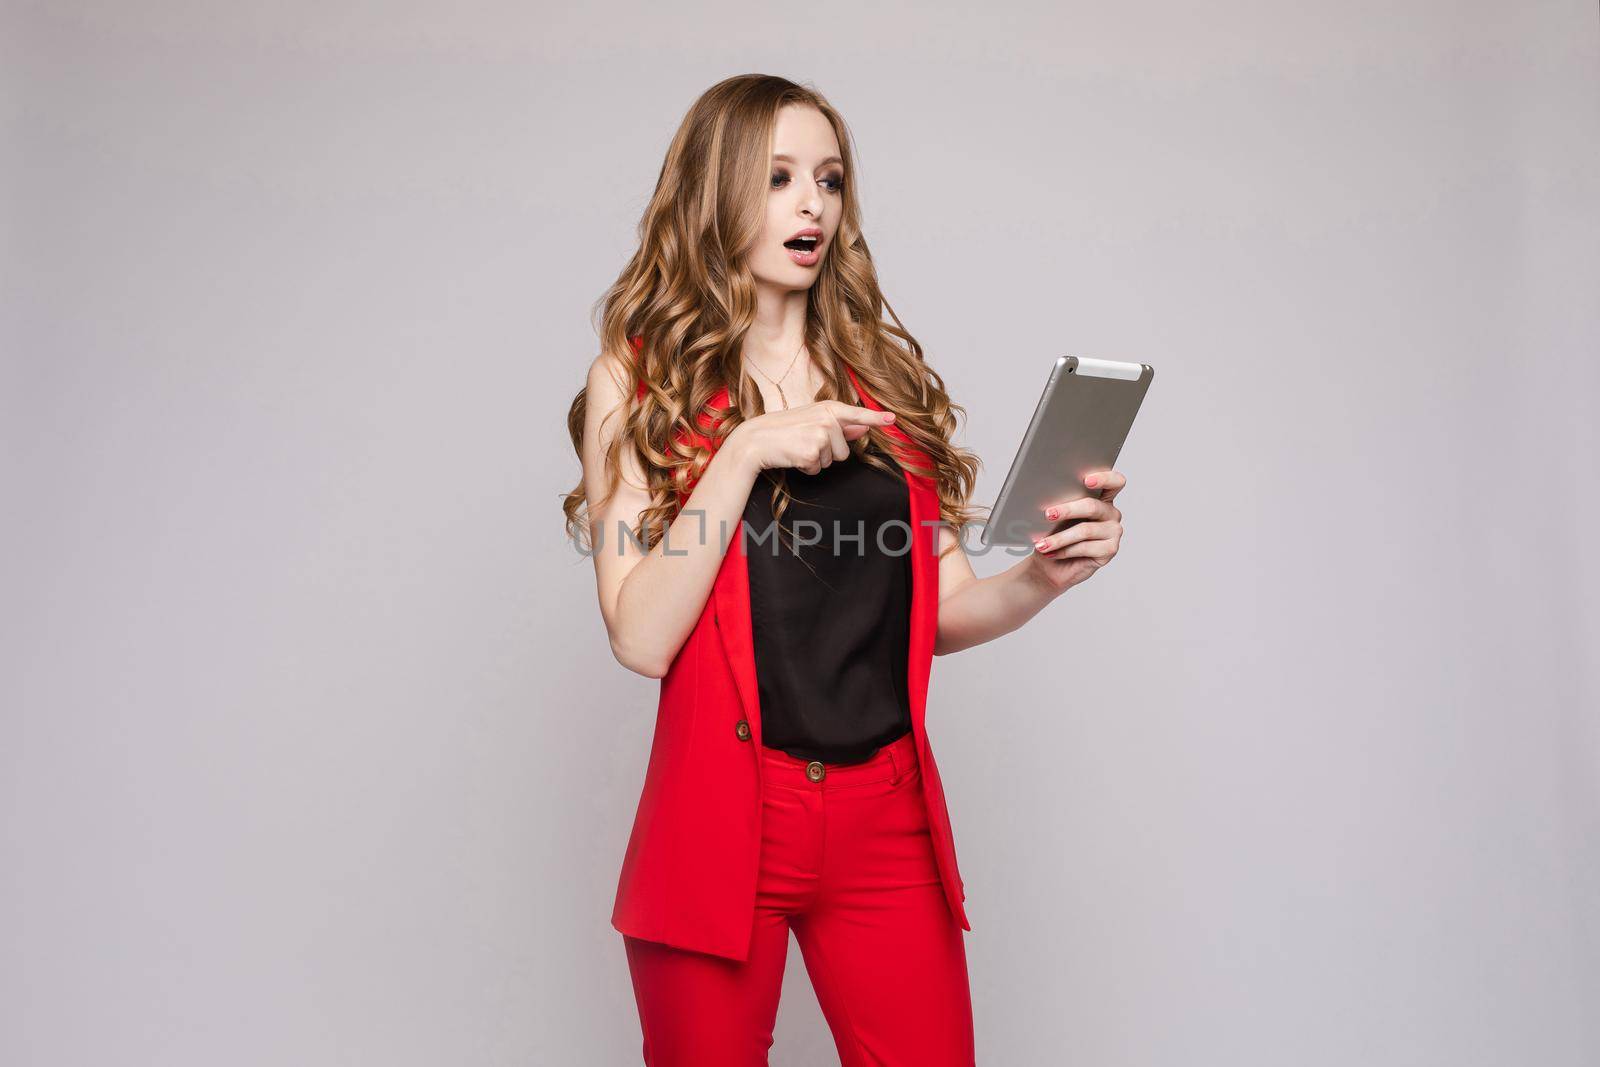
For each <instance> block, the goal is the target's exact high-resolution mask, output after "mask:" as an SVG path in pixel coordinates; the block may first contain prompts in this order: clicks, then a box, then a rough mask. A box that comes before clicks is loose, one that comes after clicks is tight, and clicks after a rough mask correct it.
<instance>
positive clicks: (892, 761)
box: [889, 748, 901, 785]
mask: <svg viewBox="0 0 1600 1067" xmlns="http://www.w3.org/2000/svg"><path fill="white" fill-rule="evenodd" d="M889 765H890V766H891V767H893V768H894V777H893V778H891V779H890V782H891V784H893V785H899V784H900V774H901V770H900V754H899V753H898V752H896V751H895V750H894V749H893V748H890V749H889Z"/></svg>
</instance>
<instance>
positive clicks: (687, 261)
mask: <svg viewBox="0 0 1600 1067" xmlns="http://www.w3.org/2000/svg"><path fill="white" fill-rule="evenodd" d="M790 104H800V105H805V106H809V107H814V108H816V109H817V110H818V111H820V112H821V113H822V114H823V116H824V117H826V118H827V120H828V122H829V123H830V124H831V125H832V126H833V131H834V135H835V137H836V138H837V139H838V142H839V154H840V157H841V159H842V160H843V169H844V181H843V185H842V189H841V194H842V198H843V214H842V217H841V219H840V222H839V229H838V232H837V234H836V235H835V237H834V240H833V242H832V246H831V248H830V250H829V251H828V253H827V254H826V255H825V256H824V257H823V261H822V264H821V267H820V269H819V271H818V276H817V279H816V281H815V282H814V283H813V285H812V287H811V290H810V299H809V300H808V302H807V310H806V324H805V335H806V338H805V339H806V345H807V347H808V349H809V350H810V352H811V354H812V359H813V360H814V362H815V363H816V365H817V367H818V369H819V371H820V372H821V374H822V376H823V378H824V385H823V388H822V390H821V391H820V392H819V393H818V394H817V399H818V400H824V399H830V400H834V399H836V400H844V401H846V402H847V403H859V398H858V397H857V395H856V392H855V389H854V388H853V387H852V385H851V383H850V379H849V376H848V375H847V374H846V372H845V368H846V367H849V368H850V369H851V370H853V371H854V372H855V374H856V376H857V377H858V378H859V379H860V380H861V383H862V385H863V386H864V387H865V388H866V390H867V391H868V392H869V393H870V394H871V395H872V397H873V399H875V400H876V401H877V402H878V403H879V404H881V405H882V406H883V407H884V408H887V409H888V410H890V411H893V412H894V413H895V424H896V425H897V426H898V427H899V428H900V429H901V430H902V431H903V432H904V433H905V434H906V435H907V436H908V437H909V438H910V439H911V441H912V443H913V444H914V446H915V447H916V448H918V449H920V450H921V451H922V452H923V453H924V454H925V455H926V456H927V457H928V458H929V460H930V461H931V463H932V469H931V470H929V469H924V468H921V467H917V466H911V467H909V468H908V469H910V470H912V471H913V472H914V473H917V474H921V475H924V476H931V477H932V479H933V481H934V484H935V486H936V488H937V491H938V494H939V502H940V517H941V518H942V519H943V520H944V521H946V522H948V523H951V524H953V525H955V526H957V527H958V528H959V527H960V526H963V525H965V524H967V523H969V522H972V521H974V520H975V519H976V518H977V517H978V516H979V515H980V513H981V512H980V509H976V508H972V507H969V506H968V504H967V500H968V498H969V497H970V496H971V494H972V488H973V483H974V482H975V481H976V479H977V471H978V467H979V465H980V461H979V460H978V458H977V456H976V455H975V454H974V453H972V452H970V451H967V450H965V449H960V448H957V447H955V446H954V445H952V444H951V443H950V438H951V435H952V434H953V433H954V432H955V428H956V415H957V414H958V413H959V414H960V415H961V416H962V417H963V418H965V415H966V410H965V409H964V408H962V407H961V406H960V405H958V404H953V403H951V401H950V398H949V396H948V395H947V394H946V392H945V389H944V380H943V379H942V378H941V377H940V376H939V374H938V373H937V372H936V371H935V370H934V369H933V368H932V367H930V366H928V364H927V363H926V362H925V361H924V359H923V353H922V346H921V345H920V344H918V343H917V340H916V338H914V337H912V336H911V334H910V333H909V332H908V331H907V330H906V329H905V327H904V325H903V324H902V323H901V322H900V317H899V316H898V315H896V314H895V313H894V310H893V308H890V307H889V304H888V302H887V301H886V300H884V298H883V294H882V292H881V291H880V290H879V288H878V276H877V269H876V267H875V266H874V264H873V261H872V254H871V253H870V252H869V251H868V249H867V241H866V238H865V237H864V236H862V233H861V214H860V205H859V202H858V201H857V199H856V194H855V192H854V188H855V186H854V178H855V153H854V151H853V145H852V142H851V138H850V132H849V128H848V127H847V126H846V125H845V122H844V120H843V119H842V118H841V117H840V116H839V114H838V112H836V111H835V110H834V109H833V107H832V106H831V105H830V104H829V103H828V102H827V101H826V100H825V99H824V98H823V97H822V94H820V93H818V92H817V91H816V90H814V89H811V88H809V87H805V86H801V85H797V84H795V83H794V82H792V81H789V80H788V79H786V78H780V77H776V76H773V75H766V74H743V75H739V76H736V77H732V78H728V79H726V80H724V81H721V82H718V83H717V84H716V85H713V86H712V87H711V88H710V89H708V90H706V92H705V93H704V94H702V95H701V97H700V98H699V99H698V100H696V101H695V103H694V106H693V107H691V108H690V109H689V112H688V114H686V115H685V116H684V119H683V122H682V123H681V124H680V125H679V127H678V131H677V133H676V134H675V135H674V136H673V138H672V144H671V146H670V147H669V148H668V149H667V155H666V159H665V160H664V161H663V163H662V165H661V173H660V175H659V176H658V177H657V179H656V188H655V192H654V194H653V195H652V196H651V197H650V204H649V206H648V207H647V208H646V209H645V213H644V217H643V218H642V219H641V220H640V222H639V247H638V250H637V251H635V252H634V254H633V257H632V258H631V259H630V260H629V261H628V264H627V266H625V267H624V268H623V270H622V273H621V274H620V275H619V276H618V278H617V280H616V282H615V283H614V284H613V285H612V286H611V288H610V289H609V290H608V291H607V292H606V294H605V295H604V296H603V297H602V298H601V299H600V300H599V301H598V302H597V303H596V306H595V310H596V313H597V314H598V316H599V323H598V326H597V329H598V333H599V335H600V341H601V346H602V350H603V352H606V353H612V354H614V355H615V356H616V358H617V359H618V360H619V361H620V362H621V363H622V364H623V365H625V366H631V367H632V368H633V374H634V380H633V382H631V383H630V385H631V388H630V389H629V390H628V396H627V400H626V405H627V408H626V414H625V421H624V422H623V424H622V426H621V428H620V430H619V431H618V433H617V434H616V435H615V436H614V437H613V438H612V439H611V442H610V446H609V448H608V450H607V452H606V456H605V464H606V483H607V489H606V493H607V499H609V496H610V494H611V493H614V492H615V491H616V488H617V485H618V481H619V479H620V478H621V463H620V455H621V452H620V450H621V449H622V448H631V449H633V450H634V452H635V453H636V454H637V456H638V459H639V464H640V467H641V469H643V470H644V471H645V474H646V477H647V479H648V486H647V487H648V489H649V493H650V504H649V506H648V507H647V508H646V509H645V510H644V511H642V512H641V513H640V515H639V520H638V523H637V524H636V526H635V528H634V531H633V534H634V537H635V538H636V539H638V541H639V542H640V543H641V544H643V545H645V546H646V547H647V548H649V547H651V546H654V545H655V544H656V543H657V542H658V541H659V540H660V539H661V537H662V536H663V535H664V533H665V531H666V528H667V526H669V525H670V524H671V522H672V520H673V519H674V518H675V517H676V515H677V513H678V510H679V509H680V508H681V507H682V504H683V501H684V499H686V498H687V496H688V493H689V491H690V489H691V488H692V487H693V483H694V481H695V480H696V479H697V478H698V477H699V476H700V473H701V472H702V471H703V470H704V469H705V466H706V465H707V464H708V463H709V462H710V459H711V455H712V450H711V448H710V447H708V443H707V439H708V438H709V439H711V440H712V441H720V440H721V438H722V437H724V436H726V435H727V434H728V433H730V432H732V430H733V429H734V428H735V427H736V426H738V425H739V424H740V423H741V422H743V421H744V420H745V419H746V418H754V417H755V416H757V415H760V414H762V413H763V412H764V410H765V407H764V405H763V402H762V397H761V390H760V388H759V387H758V386H757V385H756V383H755V382H754V380H753V379H751V378H750V377H749V376H748V375H747V374H745V373H744V364H743V360H742V358H741V353H742V348H743V343H744V338H745V335H746V334H747V333H748V332H749V330H750V327H751V324H752V323H753V322H754V320H755V313H756V285H755V279H754V277H753V276H752V275H751V273H750V269H749V267H748V266H747V264H746V262H745V252H746V250H747V249H749V248H750V247H751V246H752V245H754V243H755V242H756V240H757V239H758V238H759V236H760V233H761V227H762V222H763V218H764V213H765V211H766V197H767V191H768V187H769V180H770V174H771V166H772V160H771V152H772V135H773V127H774V125H775V123H776V120H777V116H778V111H779V109H781V108H783V107H784V106H786V105H790ZM885 311H887V312H888V314H889V316H890V319H891V320H892V321H889V322H886V321H884V320H883V314H884V312H885ZM633 337H639V338H641V339H642V348H641V350H640V351H639V353H638V354H637V355H635V352H634V347H633V345H632V344H631V343H630V338H633ZM639 383H643V391H642V396H641V395H638V393H639ZM724 385H727V386H728V398H729V405H730V406H729V407H728V408H727V409H716V410H714V409H712V408H711V406H710V401H711V400H712V398H713V397H714V396H715V395H716V394H717V392H718V391H719V390H720V389H721V388H722V387H723V386H724ZM587 393H588V388H587V386H585V388H583V389H580V390H579V391H578V395H577V396H576V397H575V398H574V399H573V401H572V407H571V409H570V410H569V411H568V413H567V429H568V431H569V432H570V434H571V436H572V446H573V448H574V450H576V451H577V452H578V453H579V456H580V458H581V456H582V450H583V427H584V417H585V407H586V403H587ZM708 420H709V421H710V422H712V423H714V428H712V429H710V430H708V429H707V426H708ZM697 435H698V440H697V439H696V438H697ZM893 445H894V442H893V441H892V439H891V438H890V437H888V436H887V435H886V434H885V433H884V431H883V430H881V429H877V428H875V429H873V430H872V431H870V433H869V434H868V435H867V436H865V437H862V438H860V439H858V440H856V441H853V442H851V449H852V451H853V452H854V453H855V454H856V456H858V457H860V458H862V459H863V460H864V461H865V462H868V463H871V464H872V465H874V466H878V467H882V468H884V469H889V468H888V465H887V464H885V463H884V462H883V461H882V460H881V459H879V458H878V457H877V456H874V455H872V453H871V452H870V451H868V449H869V447H870V448H871V449H876V450H879V451H887V450H889V449H891V448H893ZM764 473H765V474H767V475H779V472H774V471H767V472H764ZM775 483H776V484H775V486H774V493H773V504H774V513H775V516H781V514H782V510H783V509H784V507H785V506H786V504H787V501H788V492H787V486H786V485H785V484H783V478H782V477H781V475H779V476H778V477H777V478H775ZM601 503H603V501H602V502H601ZM599 506H600V505H599V504H595V505H592V506H591V505H590V504H589V502H588V501H587V499H586V494H585V491H584V482H583V478H582V476H581V475H580V476H579V479H578V484H577V487H576V488H574V489H573V490H572V491H571V492H569V493H567V494H566V496H565V498H564V499H563V502H562V510H563V511H564V512H565V513H566V528H567V534H568V536H569V537H570V538H573V539H574V540H576V541H577V543H579V544H581V545H583V546H584V547H585V548H589V547H590V546H591V542H590V533H589V522H588V515H589V514H592V513H593V511H596V510H598V508H599Z"/></svg>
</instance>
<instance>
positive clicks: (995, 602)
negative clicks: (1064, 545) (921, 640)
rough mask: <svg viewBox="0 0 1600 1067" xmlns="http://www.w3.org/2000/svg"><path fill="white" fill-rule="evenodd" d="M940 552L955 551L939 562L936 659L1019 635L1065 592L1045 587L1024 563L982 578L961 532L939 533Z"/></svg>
mask: <svg viewBox="0 0 1600 1067" xmlns="http://www.w3.org/2000/svg"><path fill="white" fill-rule="evenodd" d="M935 529H936V530H937V532H938V536H939V551H940V552H941V553H942V552H944V551H945V549H946V548H948V547H950V546H951V545H954V546H955V550H954V551H952V552H951V553H950V554H949V555H947V556H941V557H940V559H939V629H938V634H937V636H936V637H935V638H934V642H933V653H934V655H936V656H943V655H947V654H949V653H951V652H960V651H961V650H962V649H964V648H971V647H972V646H973V645H981V644H983V643H984V642H985V641H993V640H994V639H995V638H997V637H1000V636H1003V635H1005V634H1008V633H1010V632H1011V631H1012V630H1015V629H1016V628H1017V627H1019V626H1021V625H1022V624H1023V623H1025V622H1027V621H1028V620H1029V619H1031V618H1033V617H1034V616H1035V615H1037V614H1039V612H1040V611H1042V610H1043V609H1044V606H1045V605H1046V604H1048V603H1050V601H1052V600H1054V599H1055V598H1056V595H1057V593H1058V592H1059V590H1055V589H1052V588H1050V587H1049V586H1048V584H1046V583H1044V582H1042V581H1041V580H1040V579H1039V576H1038V574H1037V572H1036V570H1035V568H1033V567H1031V566H1029V564H1028V559H1029V558H1030V557H1026V556H1025V557H1023V558H1022V559H1020V560H1018V561H1017V562H1016V563H1014V564H1012V565H1011V566H1010V567H1009V568H1007V569H1006V570H1003V571H1001V572H1000V573H999V574H995V575H991V576H990V577H988V578H979V577H978V576H977V574H975V573H974V572H973V570H972V562H971V561H970V560H968V559H967V553H966V550H965V549H964V548H962V547H961V542H960V540H959V539H958V538H957V537H956V535H955V531H954V530H952V529H951V528H950V527H949V526H947V525H940V526H938V527H935Z"/></svg>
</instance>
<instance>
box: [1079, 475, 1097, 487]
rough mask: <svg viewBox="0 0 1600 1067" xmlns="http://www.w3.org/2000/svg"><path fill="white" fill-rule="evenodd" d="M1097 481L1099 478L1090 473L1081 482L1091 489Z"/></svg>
mask: <svg viewBox="0 0 1600 1067" xmlns="http://www.w3.org/2000/svg"><path fill="white" fill-rule="evenodd" d="M1098 481H1100V479H1099V478H1096V477H1095V476H1094V475H1092V474H1091V475H1089V477H1087V478H1085V479H1084V480H1083V484H1084V485H1087V486H1088V487H1089V488H1090V489H1093V488H1094V487H1095V483H1097V482H1098Z"/></svg>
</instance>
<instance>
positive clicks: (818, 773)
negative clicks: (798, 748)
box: [806, 760, 823, 782]
mask: <svg viewBox="0 0 1600 1067" xmlns="http://www.w3.org/2000/svg"><path fill="white" fill-rule="evenodd" d="M822 772H823V767H822V764H820V763H818V762H817V761H816V760H812V761H811V762H810V763H808V764H806V777H807V778H809V779H811V780H812V781H813V782H820V781H822Z"/></svg>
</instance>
